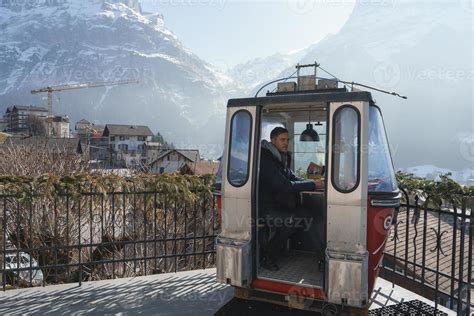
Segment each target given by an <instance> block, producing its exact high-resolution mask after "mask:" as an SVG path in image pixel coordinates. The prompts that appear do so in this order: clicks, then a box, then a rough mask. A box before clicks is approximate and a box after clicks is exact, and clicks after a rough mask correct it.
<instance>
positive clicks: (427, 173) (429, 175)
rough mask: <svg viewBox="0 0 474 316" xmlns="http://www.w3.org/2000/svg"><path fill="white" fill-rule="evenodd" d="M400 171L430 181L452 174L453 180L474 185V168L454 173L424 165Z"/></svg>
mask: <svg viewBox="0 0 474 316" xmlns="http://www.w3.org/2000/svg"><path fill="white" fill-rule="evenodd" d="M400 171H403V172H406V173H411V174H413V175H414V176H416V177H420V178H426V179H429V180H439V176H441V175H445V174H448V173H450V174H451V176H450V177H451V179H453V180H455V181H456V182H458V183H460V184H463V185H470V186H472V185H474V168H472V169H469V168H466V169H464V170H459V171H453V170H450V169H446V168H438V167H436V166H433V165H422V166H415V167H409V168H402V169H400Z"/></svg>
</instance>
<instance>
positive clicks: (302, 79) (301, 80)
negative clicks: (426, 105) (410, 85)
mask: <svg viewBox="0 0 474 316" xmlns="http://www.w3.org/2000/svg"><path fill="white" fill-rule="evenodd" d="M307 67H314V76H301V75H300V70H301V68H307ZM295 68H296V71H295V72H293V73H292V74H291V75H290V76H288V77H284V78H279V79H276V80H272V81H270V82H268V83H266V84H264V85H263V86H262V87H260V89H258V91H257V93H255V98H256V97H257V96H258V94H259V93H260V91H262V90H263V88H265V87H267V86H269V85H271V84H272V83H276V82H285V81H287V80H288V79H297V81H298V83H297V85H296V84H295V83H293V87H294V88H292V89H293V91H291V92H296V91H301V90H311V89H307V88H303V87H304V86H308V81H309V82H310V84H311V83H312V82H314V89H317V88H316V87H317V86H316V80H328V79H327V78H322V77H318V76H317V69H318V68H319V69H321V70H322V71H324V72H325V73H326V74H328V75H329V76H331V77H332V78H333V79H329V80H331V81H333V82H336V86H337V83H339V82H340V83H342V84H343V85H344V86H345V87H346V88H347V89H350V91H354V86H359V87H364V88H367V89H371V90H374V91H378V92H382V93H385V94H390V95H393V96H396V97H399V98H402V99H405V100H406V99H407V97H406V96H404V95H400V94H399V93H397V92H391V91H387V90H382V89H379V88H375V87H372V86H369V85H365V84H362V83H358V82H354V81H344V80H340V79H339V78H337V77H336V76H334V75H333V74H331V73H330V72H329V71H327V70H325V69H324V68H322V67H321V64H318V63H317V62H316V61H315V62H314V64H304V65H300V64H297V65H296V66H295ZM295 74H296V77H295V76H294V75H295ZM308 79H309V80H308ZM349 85H350V87H349ZM296 87H298V88H296ZM302 88H303V89H302ZM275 89H277V88H275ZM275 89H273V91H272V92H274V91H275ZM319 90H321V88H319ZM288 92H290V91H288Z"/></svg>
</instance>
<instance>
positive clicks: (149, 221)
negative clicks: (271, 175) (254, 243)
mask: <svg viewBox="0 0 474 316" xmlns="http://www.w3.org/2000/svg"><path fill="white" fill-rule="evenodd" d="M196 196H197V198H196V199H194V200H185V199H184V198H176V197H175V198H173V197H171V196H170V195H169V194H167V193H164V192H156V191H151V192H108V193H107V194H102V193H98V192H93V191H92V190H90V191H87V192H80V193H67V192H66V193H63V194H57V195H56V194H55V195H53V196H43V197H33V198H27V197H26V198H25V197H24V196H8V195H0V227H1V230H2V235H1V236H0V278H1V279H0V284H1V286H2V287H3V290H6V288H10V287H13V288H17V287H23V286H34V285H46V284H57V283H67V282H78V283H79V285H81V283H82V282H83V281H87V280H100V279H110V278H116V277H132V276H139V275H148V274H154V273H166V272H177V271H183V270H191V269H204V268H209V267H213V266H214V262H215V249H214V239H215V236H216V233H217V230H218V220H217V218H218V216H217V213H216V212H217V210H216V208H215V201H214V198H213V197H212V195H211V194H209V193H202V194H200V193H198V194H197V195H196Z"/></svg>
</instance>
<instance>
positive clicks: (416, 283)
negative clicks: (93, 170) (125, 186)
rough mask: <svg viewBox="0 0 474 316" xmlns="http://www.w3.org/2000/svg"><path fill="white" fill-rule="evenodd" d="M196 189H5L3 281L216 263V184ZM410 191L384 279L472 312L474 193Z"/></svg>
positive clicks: (36, 281) (24, 282)
mask: <svg viewBox="0 0 474 316" xmlns="http://www.w3.org/2000/svg"><path fill="white" fill-rule="evenodd" d="M193 194H194V195H195V196H194V198H193V199H188V198H185V197H184V196H176V195H175V194H170V192H168V191H166V190H165V191H159V190H157V191H154V190H151V191H150V190H148V191H146V190H138V189H132V190H121V191H109V192H106V193H104V192H97V191H94V190H93V189H88V188H86V187H80V188H78V189H77V190H75V191H74V192H70V191H64V190H63V191H62V192H58V193H56V194H52V195H42V196H29V195H25V194H19V195H11V194H10V195H9V194H2V193H1V192H0V227H1V229H2V232H3V233H2V234H1V235H0V278H1V279H0V282H1V283H0V284H1V285H2V287H3V290H6V288H9V287H14V288H16V287H20V286H32V285H46V284H55V283H61V282H79V284H81V283H82V281H87V280H99V279H108V278H117V277H131V276H137V275H148V274H154V273H166V272H177V271H182V270H190V269H199V268H209V267H213V266H214V264H215V237H216V235H217V233H218V230H219V226H218V220H217V218H218V214H217V211H216V205H215V200H214V198H213V197H212V195H211V194H210V191H209V190H204V191H193ZM404 195H405V201H407V203H405V204H402V205H401V207H399V208H398V209H397V210H396V212H395V217H394V220H393V225H392V229H391V234H390V236H389V238H388V239H387V243H386V251H385V257H384V260H383V263H382V269H381V272H380V276H382V277H383V278H385V279H387V280H389V281H392V282H394V283H395V284H398V285H400V286H402V287H404V288H407V289H408V290H411V291H413V292H415V293H417V294H420V295H422V296H425V297H427V298H429V299H432V300H433V301H434V303H435V304H436V306H438V305H440V304H441V305H444V306H446V307H448V308H451V309H453V310H455V311H457V312H458V314H459V315H470V313H471V312H472V311H473V310H474V308H473V304H472V297H471V291H472V289H473V276H472V251H473V249H472V247H473V240H472V237H473V231H474V227H473V223H474V219H473V213H472V212H471V209H472V198H470V197H465V198H464V199H463V200H462V203H461V205H460V206H456V205H453V204H450V205H449V206H443V207H442V206H441V205H440V206H439V207H437V208H433V207H424V206H422V203H421V201H420V199H419V198H418V197H417V196H414V197H411V196H410V195H409V194H408V193H406V192H404ZM469 203H471V204H469ZM424 205H426V203H425V204H424Z"/></svg>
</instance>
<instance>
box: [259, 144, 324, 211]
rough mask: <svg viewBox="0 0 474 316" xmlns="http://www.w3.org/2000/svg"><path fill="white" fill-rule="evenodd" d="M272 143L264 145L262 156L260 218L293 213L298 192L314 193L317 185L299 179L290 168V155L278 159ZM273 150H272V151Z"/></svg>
mask: <svg viewBox="0 0 474 316" xmlns="http://www.w3.org/2000/svg"><path fill="white" fill-rule="evenodd" d="M272 146H273V145H272V144H271V143H268V142H266V143H262V149H261V154H260V178H259V208H260V216H264V215H266V214H269V213H272V211H274V212H285V213H288V212H291V211H292V209H294V208H295V206H296V199H297V198H298V192H301V191H313V190H314V189H315V183H314V182H313V181H311V180H305V179H302V178H299V177H297V176H296V175H295V174H294V173H293V172H292V171H291V169H290V168H289V164H290V155H289V154H288V153H279V154H280V155H287V159H286V161H287V163H286V165H285V163H284V162H283V161H284V160H285V159H284V158H285V157H278V156H277V155H278V151H277V150H276V148H275V147H274V146H273V147H272ZM268 148H270V149H272V150H270V149H268Z"/></svg>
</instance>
